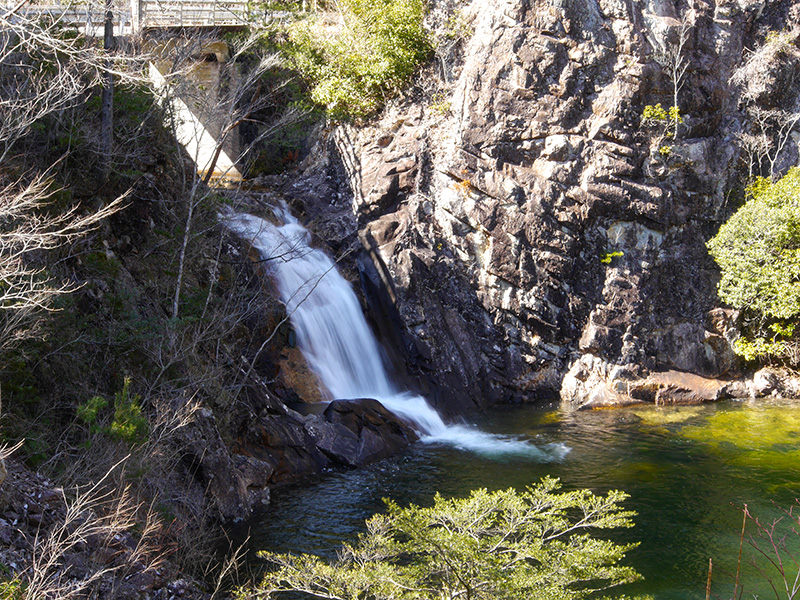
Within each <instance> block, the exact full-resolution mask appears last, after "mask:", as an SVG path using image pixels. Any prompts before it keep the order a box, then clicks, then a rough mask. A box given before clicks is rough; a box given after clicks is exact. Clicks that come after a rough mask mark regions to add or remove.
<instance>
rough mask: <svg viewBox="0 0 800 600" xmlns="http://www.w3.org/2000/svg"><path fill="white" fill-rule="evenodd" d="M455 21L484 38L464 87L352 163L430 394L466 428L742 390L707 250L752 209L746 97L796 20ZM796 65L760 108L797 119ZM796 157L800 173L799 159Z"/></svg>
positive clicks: (420, 109) (783, 7)
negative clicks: (667, 390) (663, 395)
mask: <svg viewBox="0 0 800 600" xmlns="http://www.w3.org/2000/svg"><path fill="white" fill-rule="evenodd" d="M440 8H441V7H440ZM455 9H456V10H460V11H461V13H460V14H461V15H462V18H464V19H465V20H466V21H467V22H468V23H471V26H472V29H473V30H474V33H473V34H472V35H471V37H469V39H467V40H466V41H465V45H464V48H463V56H462V61H461V62H460V63H459V64H456V65H455V66H453V65H452V64H450V65H449V66H450V67H452V73H453V74H454V75H453V81H452V84H449V85H445V84H441V79H440V80H439V81H440V84H441V85H444V87H443V88H442V89H441V91H440V92H439V94H438V95H437V96H435V98H437V104H438V106H434V102H433V101H431V100H428V101H427V102H426V101H423V102H422V103H420V102H419V98H416V101H415V102H411V101H409V102H406V103H400V104H399V105H397V106H394V107H392V108H391V109H390V110H388V111H387V113H386V115H385V116H384V117H383V118H382V120H381V121H380V122H379V123H377V124H376V125H374V126H372V127H368V128H363V129H361V130H359V131H357V132H356V131H354V130H349V133H348V135H347V136H346V139H348V140H349V143H348V144H345V146H347V149H346V151H345V152H344V154H346V155H347V156H350V157H355V158H354V159H351V160H352V162H353V164H352V165H351V167H350V168H349V170H348V172H349V173H350V175H351V183H352V189H353V196H354V199H353V211H354V213H355V215H356V218H357V221H358V226H359V232H360V236H361V238H362V241H363V242H364V243H365V244H366V245H367V246H368V247H370V248H371V249H372V250H373V251H374V252H376V253H377V255H379V256H380V260H381V262H383V263H385V265H386V267H387V269H388V271H389V273H391V277H392V280H393V281H392V283H393V286H394V289H393V294H394V297H395V300H396V306H397V308H398V310H399V313H400V315H401V318H402V321H403V323H404V325H405V327H406V330H407V334H408V338H409V340H408V344H407V350H409V351H410V353H411V356H412V361H411V362H412V368H410V375H411V376H412V377H413V376H416V379H417V381H418V382H419V383H418V387H420V388H424V387H425V386H426V385H427V386H428V388H429V389H428V390H427V392H428V393H429V395H431V396H432V397H433V399H434V401H435V402H437V403H438V405H439V407H440V408H445V409H447V410H450V411H451V412H461V411H464V410H468V409H469V408H470V407H474V406H475V405H478V406H483V405H485V404H488V403H492V402H498V401H520V400H530V399H534V398H539V397H542V395H545V394H546V395H551V396H558V395H561V396H563V397H564V398H565V399H568V400H570V401H574V402H579V403H583V402H586V401H587V400H589V399H590V398H592V397H595V398H602V397H604V393H603V392H604V390H606V389H612V388H613V387H614V382H616V381H628V380H635V379H641V378H644V377H646V375H647V373H648V372H649V371H654V370H655V371H658V370H667V369H672V370H677V371H688V372H691V373H696V374H700V375H703V376H708V377H719V376H727V375H731V374H734V373H735V369H736V367H737V362H736V360H735V357H734V356H733V355H732V353H731V350H730V345H729V343H728V341H729V340H728V339H727V338H726V337H725V335H726V334H729V333H730V324H729V323H728V324H726V323H725V322H724V319H723V320H722V321H720V319H719V318H714V314H715V313H714V314H710V311H712V309H713V308H714V307H715V306H716V305H717V300H716V293H715V286H716V280H717V271H716V269H715V266H714V263H713V261H712V260H711V258H710V257H709V256H708V253H707V252H706V249H705V242H706V240H707V239H708V238H709V237H711V236H712V235H713V234H714V233H715V232H716V230H717V228H718V226H719V224H720V223H721V222H722V221H723V220H724V219H725V218H727V216H728V215H729V214H730V213H731V212H732V210H734V209H735V207H736V206H737V203H740V202H741V200H742V182H743V177H742V170H743V168H744V167H743V161H742V160H741V156H740V154H741V153H740V147H739V142H738V141H737V140H738V138H737V134H739V133H740V132H742V131H746V130H747V129H748V127H752V124H751V123H749V122H748V120H747V115H746V114H745V112H744V111H743V110H742V107H741V105H740V100H741V99H742V94H741V90H740V87H737V86H735V85H734V84H732V83H730V80H731V77H732V76H733V74H734V72H735V71H736V69H737V68H739V67H741V66H742V64H743V62H744V60H745V59H746V57H747V56H748V54H747V53H748V49H752V48H754V47H756V46H757V44H758V43H760V40H763V38H764V35H765V33H766V32H767V31H770V30H777V31H780V30H787V31H791V30H792V28H793V27H794V26H795V25H796V23H797V12H798V10H797V7H796V6H794V3H793V2H789V1H783V2H764V1H755V0H739V1H728V0H724V1H723V0H718V1H716V2H715V1H713V0H712V1H703V2H701V1H693V2H689V3H688V4H687V3H686V2H672V1H670V0H650V1H648V2H639V1H633V0H560V1H555V0H550V1H547V0H523V1H520V0H474V1H473V2H472V3H470V4H468V5H462V6H461V7H460V8H458V7H455ZM448 10H449V11H451V12H452V11H453V10H454V7H453V6H450V7H448ZM435 14H436V11H434V15H435ZM682 30H683V31H685V32H686V36H685V44H684V45H683V47H682V53H681V54H680V55H679V56H678V60H679V61H684V60H685V64H686V65H687V66H688V68H687V70H686V75H685V78H684V80H683V85H682V88H681V90H680V93H679V106H680V109H681V113H682V115H683V122H682V124H681V125H680V127H679V132H678V138H677V139H674V140H673V139H670V138H668V137H666V138H665V137H663V136H662V135H660V133H661V132H660V131H659V130H658V127H648V126H646V124H643V122H642V112H643V109H644V106H645V105H648V104H649V105H654V104H656V103H661V104H662V105H663V106H664V107H669V106H670V105H671V104H672V98H673V91H674V90H673V83H672V81H671V80H670V77H669V69H668V62H669V61H665V60H664V59H661V62H659V60H657V59H658V57H659V56H660V55H663V54H669V53H670V52H673V54H674V53H675V49H676V48H677V46H678V44H679V40H680V34H681V31H682ZM792 39H796V36H795V37H794V38H792ZM449 50H450V48H448V51H449ZM796 53H797V50H796V47H794V46H792V47H791V48H788V49H787V56H789V57H791V56H794V55H795V54H796ZM673 60H674V59H673ZM787 60H788V59H787ZM787 60H780V61H778V60H776V61H774V64H773V65H771V66H769V68H774V71H775V73H774V74H773V75H772V76H771V78H770V77H767V78H766V79H767V84H766V85H768V86H769V85H770V83H769V82H770V81H771V82H772V83H771V85H772V88H771V89H774V88H779V89H780V92H781V93H780V94H778V96H780V99H778V98H777V96H776V94H772V95H770V93H762V94H760V96H759V97H760V98H761V100H762V101H763V102H764V103H765V104H766V105H767V106H768V105H770V103H771V104H772V105H773V106H776V107H779V108H783V109H786V110H789V109H790V108H791V107H792V106H794V105H795V104H796V102H797V91H798V90H797V86H796V84H795V82H794V79H793V78H791V77H789V75H788V73H793V72H795V71H792V69H791V68H787V67H786V63H787ZM788 62H789V64H792V63H791V61H788ZM662 63H667V66H665V64H662ZM778 81H782V82H783V84H779V83H777V82H778ZM442 97H444V98H446V102H447V103H449V111H448V112H447V114H444V115H443V114H441V112H442V109H441V104H442V102H441V98H442ZM664 147H667V148H668V149H664V150H662V148H664ZM793 152H794V153H795V154H794V155H792V153H793ZM786 156H788V157H789V159H788V160H789V162H791V158H792V156H794V158H795V159H796V151H795V149H794V142H793V141H791V142H790V143H789V144H787V147H786ZM787 164H788V163H787ZM745 174H746V169H745ZM425 381H433V382H434V383H433V384H432V385H431V384H426V383H424V382H425ZM423 391H426V390H424V389H423ZM606 396H608V395H606Z"/></svg>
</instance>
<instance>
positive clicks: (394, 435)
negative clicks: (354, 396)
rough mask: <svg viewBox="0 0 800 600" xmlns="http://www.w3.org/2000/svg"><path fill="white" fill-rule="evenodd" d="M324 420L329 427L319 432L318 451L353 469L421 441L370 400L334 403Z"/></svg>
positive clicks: (381, 406) (411, 431) (414, 433)
mask: <svg viewBox="0 0 800 600" xmlns="http://www.w3.org/2000/svg"><path fill="white" fill-rule="evenodd" d="M323 418H324V419H325V424H324V425H323V426H321V427H319V429H318V430H317V431H316V432H315V433H316V434H317V437H316V445H317V448H319V449H320V450H321V451H322V452H323V453H324V454H326V455H327V456H328V457H330V459H331V460H332V461H333V462H336V463H339V464H343V465H347V466H351V467H357V466H361V465H364V464H367V463H370V462H373V461H376V460H380V459H381V458H386V457H387V456H390V455H392V454H394V453H396V452H398V451H399V450H402V449H403V448H405V447H406V446H408V445H409V444H411V443H413V442H415V441H417V440H418V439H419V436H418V435H417V434H416V432H415V431H414V430H413V429H412V428H411V427H410V426H409V425H408V424H407V423H404V422H403V421H401V420H400V419H399V418H398V417H397V416H396V415H394V414H392V413H391V412H389V411H388V410H387V409H386V408H385V407H384V406H383V405H382V404H381V403H380V402H378V401H377V400H372V399H369V398H362V399H359V400H334V401H333V402H331V403H330V405H329V406H328V408H327V409H325V412H324V413H323ZM325 425H327V426H325Z"/></svg>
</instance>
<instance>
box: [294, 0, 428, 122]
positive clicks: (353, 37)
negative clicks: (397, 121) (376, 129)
mask: <svg viewBox="0 0 800 600" xmlns="http://www.w3.org/2000/svg"><path fill="white" fill-rule="evenodd" d="M338 7H339V10H340V11H341V23H342V26H341V28H340V29H339V30H338V32H337V33H335V34H334V35H331V29H330V27H327V28H323V27H322V26H321V24H320V23H318V22H315V21H312V20H311V19H309V20H306V21H303V22H301V23H298V24H297V25H295V26H294V27H293V28H292V29H291V31H290V36H289V39H290V42H291V44H290V46H289V47H290V54H291V57H292V59H293V60H294V63H295V65H296V67H297V69H298V70H299V71H300V72H301V73H302V74H303V75H304V76H305V77H306V78H307V79H308V80H309V81H310V83H311V98H312V100H313V101H314V102H316V103H317V104H321V105H323V106H325V107H326V108H327V109H328V112H329V113H330V114H331V115H332V116H333V117H336V118H347V117H362V116H366V115H368V114H370V113H372V112H374V111H375V110H377V109H378V108H379V107H380V106H381V105H382V104H383V102H384V101H385V100H386V99H387V98H388V97H390V96H392V95H394V94H395V93H397V92H398V91H399V90H400V88H401V87H402V86H403V85H405V84H406V82H407V81H408V80H409V79H410V77H411V76H412V75H413V74H414V71H416V69H417V66H418V65H419V64H420V63H421V62H422V61H423V60H425V59H426V58H427V57H428V55H429V54H430V52H431V43H430V41H429V39H428V34H427V32H426V31H425V28H424V27H423V19H424V18H425V12H426V9H425V3H424V2H423V0H378V1H368V0H340V2H339V3H338Z"/></svg>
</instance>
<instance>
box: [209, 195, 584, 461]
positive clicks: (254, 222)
mask: <svg viewBox="0 0 800 600" xmlns="http://www.w3.org/2000/svg"><path fill="white" fill-rule="evenodd" d="M277 212H278V213H279V214H280V216H281V217H282V219H283V220H284V223H285V224H284V225H282V226H276V225H273V224H272V223H270V222H268V221H265V220H263V219H260V218H258V217H254V216H252V215H246V214H233V213H232V214H230V215H226V216H225V217H224V219H225V223H226V225H227V226H228V228H230V229H231V230H232V231H234V232H236V233H237V234H239V235H240V236H242V237H243V238H245V239H247V240H248V241H249V242H250V243H251V244H252V246H253V247H254V248H256V249H257V250H258V251H259V253H260V254H261V256H262V257H263V258H264V259H265V260H267V261H268V263H269V265H270V268H271V273H272V276H273V277H274V279H275V281H276V284H277V288H278V291H279V292H280V294H281V299H282V300H283V302H284V304H285V305H286V312H287V314H288V315H289V318H290V320H291V323H292V326H293V327H294V330H295V333H296V335H297V343H298V346H299V347H300V350H301V351H302V352H303V355H304V356H305V357H306V360H307V361H308V363H309V365H310V366H311V368H312V369H313V370H314V372H315V373H316V374H317V376H318V377H319V379H320V381H321V382H322V384H323V385H324V386H325V388H326V389H327V391H328V392H329V393H330V396H331V397H332V398H334V399H350V398H374V399H376V400H378V401H379V402H380V403H381V404H383V405H384V406H385V407H386V408H387V409H389V410H390V411H392V412H393V413H395V414H397V415H399V416H401V417H403V418H404V419H406V420H407V421H409V422H411V423H413V424H414V425H415V428H416V429H417V431H418V432H419V434H420V436H421V438H422V440H423V441H427V442H432V441H437V442H445V443H449V444H452V445H454V446H457V447H460V448H464V449H467V450H472V451H475V452H480V453H484V454H517V455H525V456H532V457H535V458H537V459H539V460H557V459H560V458H563V456H564V455H566V453H567V452H569V449H568V448H567V447H566V446H563V445H556V446H548V447H545V448H539V447H537V446H535V445H533V444H531V443H529V442H527V441H524V440H516V439H510V438H507V437H505V436H498V435H492V434H487V433H484V432H481V431H479V430H477V429H475V428H471V427H468V426H465V425H459V424H455V425H452V424H451V425H448V424H446V423H445V422H444V421H443V420H442V418H441V416H439V414H438V413H437V412H436V411H435V410H433V409H432V408H431V407H430V406H429V405H428V403H427V402H426V400H425V399H424V398H422V397H421V396H417V395H414V394H410V393H408V392H402V391H400V390H398V389H397V388H396V386H395V385H394V383H393V382H392V381H391V379H390V378H389V375H388V373H387V371H386V368H385V367H384V364H383V360H382V358H381V350H380V347H379V345H378V343H377V341H376V339H375V337H374V336H373V334H372V331H371V330H370V329H369V326H368V325H367V321H366V319H365V318H364V314H363V313H362V311H361V304H360V303H359V301H358V298H357V297H356V295H355V293H354V292H353V289H352V287H351V286H350V284H349V283H348V282H347V281H346V280H345V279H344V278H343V277H342V276H341V275H340V274H339V272H338V271H337V270H336V265H335V263H334V262H333V261H332V260H331V259H330V257H328V256H327V255H326V254H325V253H324V252H323V251H322V250H319V249H317V248H312V247H311V246H310V241H311V236H310V235H309V233H308V231H306V229H305V228H303V226H302V225H300V223H298V221H297V219H295V218H294V217H293V216H292V215H291V214H290V213H289V211H288V209H286V208H280V209H277Z"/></svg>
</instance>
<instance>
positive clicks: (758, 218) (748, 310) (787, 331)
mask: <svg viewBox="0 0 800 600" xmlns="http://www.w3.org/2000/svg"><path fill="white" fill-rule="evenodd" d="M747 193H748V199H747V201H746V202H745V204H744V205H743V206H742V207H741V208H740V209H739V210H738V211H736V213H735V214H734V215H733V216H732V217H731V218H730V219H729V220H728V222H727V223H725V224H724V225H722V227H720V230H719V233H717V235H716V236H714V237H713V238H712V239H711V240H709V242H708V249H709V251H710V252H711V255H712V256H713V257H714V260H716V261H717V264H718V265H719V267H720V270H721V279H720V282H719V289H718V291H719V297H720V298H721V299H722V301H723V302H726V303H728V304H730V305H731V306H733V307H734V308H737V309H740V310H742V311H743V313H744V317H745V323H746V324H747V326H746V328H745V331H744V335H743V337H742V339H741V340H740V341H738V342H737V344H736V345H735V350H736V351H737V353H739V354H741V355H742V356H744V357H745V358H747V359H755V358H773V359H779V360H780V361H782V362H784V363H787V364H789V365H791V366H793V367H797V366H798V365H800V340H798V339H797V337H796V335H795V324H796V323H797V319H798V316H800V169H797V168H793V169H790V170H789V172H788V173H787V174H786V175H784V176H783V177H782V178H781V179H780V180H778V181H776V182H774V183H773V182H771V181H770V180H768V179H764V178H759V179H757V180H756V181H755V183H753V184H752V185H751V186H750V187H749V188H748V191H747Z"/></svg>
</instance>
